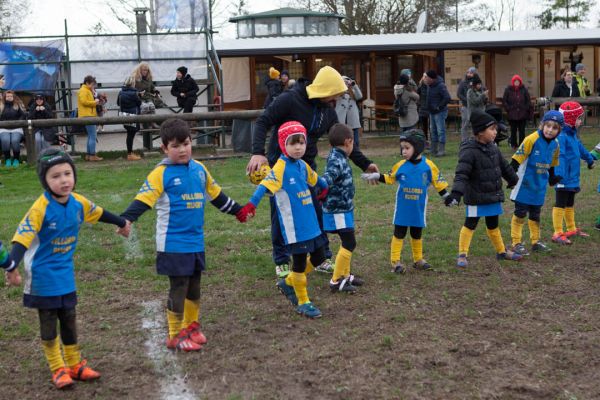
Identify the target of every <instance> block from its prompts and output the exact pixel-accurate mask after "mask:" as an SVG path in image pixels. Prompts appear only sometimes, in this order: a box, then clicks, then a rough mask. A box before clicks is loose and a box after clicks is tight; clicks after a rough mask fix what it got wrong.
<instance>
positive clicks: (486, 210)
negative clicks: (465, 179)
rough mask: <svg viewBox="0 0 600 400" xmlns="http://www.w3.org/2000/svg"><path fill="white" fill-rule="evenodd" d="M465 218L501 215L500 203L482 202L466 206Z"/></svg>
mask: <svg viewBox="0 0 600 400" xmlns="http://www.w3.org/2000/svg"><path fill="white" fill-rule="evenodd" d="M465 208H466V213H467V218H472V217H493V216H496V215H502V203H501V202H497V203H492V204H483V205H479V206H470V205H467V206H466V207H465Z"/></svg>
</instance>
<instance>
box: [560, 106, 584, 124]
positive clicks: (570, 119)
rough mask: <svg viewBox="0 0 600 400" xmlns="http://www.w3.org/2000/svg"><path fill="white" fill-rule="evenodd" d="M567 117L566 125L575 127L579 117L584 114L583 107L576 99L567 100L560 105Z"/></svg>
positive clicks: (561, 110) (564, 115)
mask: <svg viewBox="0 0 600 400" xmlns="http://www.w3.org/2000/svg"><path fill="white" fill-rule="evenodd" d="M558 111H560V112H561V113H562V115H563V117H564V118H565V125H569V126H572V127H575V122H576V121H577V118H579V117H580V116H581V115H583V112H584V111H583V107H581V104H579V103H578V102H576V101H566V102H564V103H562V104H561V105H560V108H559V109H558Z"/></svg>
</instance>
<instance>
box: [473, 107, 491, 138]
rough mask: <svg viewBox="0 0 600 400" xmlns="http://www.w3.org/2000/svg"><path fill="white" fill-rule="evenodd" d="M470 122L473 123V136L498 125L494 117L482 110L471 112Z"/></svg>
mask: <svg viewBox="0 0 600 400" xmlns="http://www.w3.org/2000/svg"><path fill="white" fill-rule="evenodd" d="M469 121H470V122H471V126H472V127H473V134H475V135H477V134H478V133H480V132H483V131H485V130H486V129H487V128H489V127H490V126H492V125H496V124H497V123H498V121H496V119H495V118H494V117H492V116H491V115H490V114H488V113H486V112H483V111H481V110H473V111H471V118H469Z"/></svg>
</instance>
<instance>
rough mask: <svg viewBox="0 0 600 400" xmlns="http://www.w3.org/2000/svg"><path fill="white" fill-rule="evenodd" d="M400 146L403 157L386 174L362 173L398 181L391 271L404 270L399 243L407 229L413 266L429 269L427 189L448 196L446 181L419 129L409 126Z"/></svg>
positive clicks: (364, 175) (370, 176)
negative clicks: (425, 230) (425, 234)
mask: <svg viewBox="0 0 600 400" xmlns="http://www.w3.org/2000/svg"><path fill="white" fill-rule="evenodd" d="M400 146H401V149H402V157H403V158H404V160H401V161H399V162H397V163H396V164H395V165H394V166H393V167H392V170H391V171H390V172H389V173H387V174H379V173H371V174H362V177H363V178H364V179H367V180H379V181H380V182H383V183H386V184H388V185H393V184H394V183H398V190H397V191H396V208H395V210H394V235H393V236H392V243H391V251H390V262H391V264H392V272H395V273H398V274H403V273H405V272H406V268H405V267H404V265H402V261H401V256H402V247H403V244H404V238H405V237H406V233H407V232H408V231H410V238H411V239H410V245H411V249H412V256H413V267H414V268H415V269H418V270H430V269H431V265H430V264H429V263H428V262H427V261H425V259H424V258H423V228H425V226H426V225H427V221H426V217H425V216H426V209H427V201H428V196H427V189H428V188H429V185H433V187H434V188H435V190H436V191H437V192H438V194H439V195H440V196H441V197H442V198H447V197H448V196H449V194H448V192H447V191H446V188H447V187H448V183H447V182H446V180H445V179H444V177H443V176H442V174H441V173H440V171H439V169H438V167H437V166H436V165H435V164H434V163H433V161H431V160H429V159H428V158H426V157H423V155H422V153H423V151H424V150H425V136H424V135H423V132H422V131H421V130H419V129H411V130H409V131H406V132H403V133H402V136H400Z"/></svg>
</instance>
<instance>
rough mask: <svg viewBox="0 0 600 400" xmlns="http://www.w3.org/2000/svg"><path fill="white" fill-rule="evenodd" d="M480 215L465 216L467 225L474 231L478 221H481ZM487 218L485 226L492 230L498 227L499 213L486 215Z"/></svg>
mask: <svg viewBox="0 0 600 400" xmlns="http://www.w3.org/2000/svg"><path fill="white" fill-rule="evenodd" d="M479 218H480V217H467V218H465V227H466V228H469V229H470V230H472V231H474V230H475V228H477V223H478V222H479ZM484 218H485V226H486V227H487V228H488V229H490V230H492V229H496V228H497V227H498V222H499V218H498V216H497V215H494V216H492V217H484Z"/></svg>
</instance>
